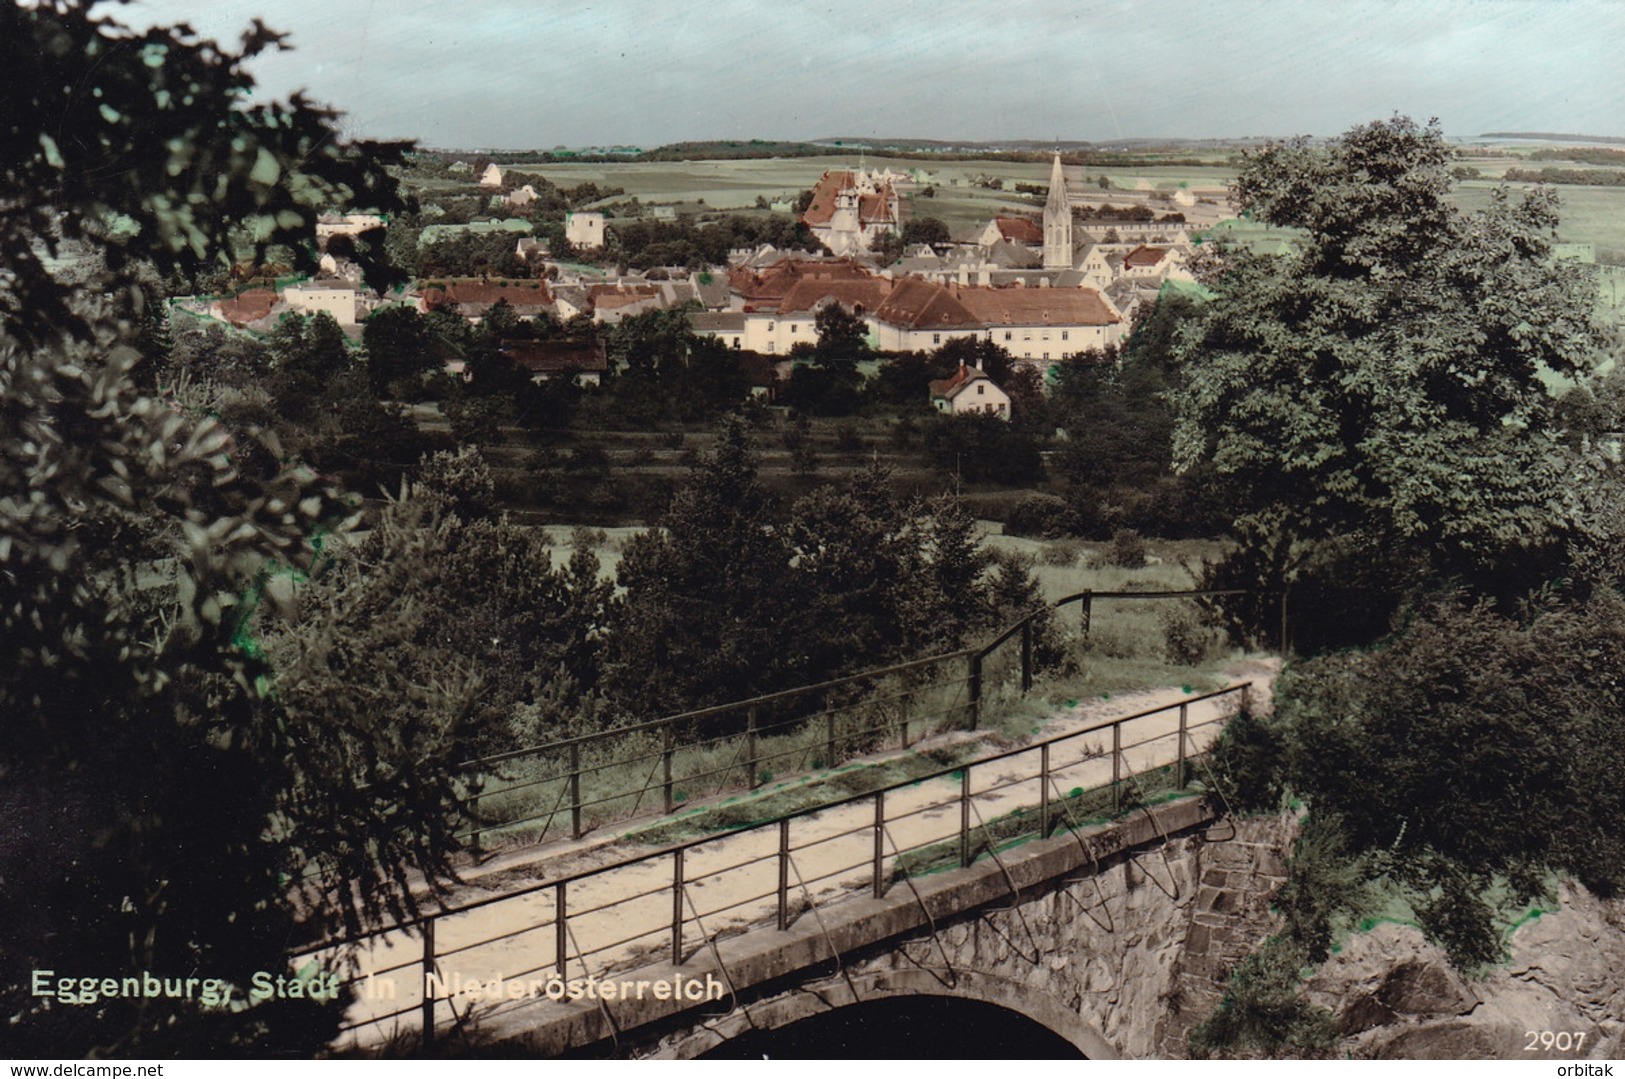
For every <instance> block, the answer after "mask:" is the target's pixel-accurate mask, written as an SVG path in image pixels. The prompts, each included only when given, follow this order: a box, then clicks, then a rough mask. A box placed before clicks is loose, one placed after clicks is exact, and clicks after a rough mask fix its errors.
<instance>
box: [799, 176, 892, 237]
mask: <svg viewBox="0 0 1625 1079" xmlns="http://www.w3.org/2000/svg"><path fill="white" fill-rule="evenodd" d="M856 186H857V177H855V176H853V175H852V173H850V172H846V171H840V172H826V173H824V175H823V177H822V178H821V179H820V180H819V181H818V183H816V184H815V185H813V197H812V202H811V203H809V204H808V206H807V212H806V213H804V214H802V215H801V220H803V221H805V222H806V223H807V224H808V225H812V226H818V225H827V224H829V222H830V218H832V217H834V216H835V197H836V196H837V195H839V194H840V193H841V192H842V191H845V190H846V189H847V188H849V187H856ZM890 196H891V188H890V185H885V186H882V187H881V189H880V190H879V191H878V192H877V193H876V194H873V195H863V196H860V197H859V199H858V221H859V222H860V223H862V224H865V225H869V224H876V223H888V224H893V225H896V224H900V222H898V221H895V220H893V218H894V215H893V213H892V207H891V197H890Z"/></svg>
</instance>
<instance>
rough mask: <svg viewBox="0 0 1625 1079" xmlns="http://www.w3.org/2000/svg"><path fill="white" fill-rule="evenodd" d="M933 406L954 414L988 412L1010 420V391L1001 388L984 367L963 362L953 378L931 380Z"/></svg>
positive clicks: (939, 410) (940, 410) (938, 409)
mask: <svg viewBox="0 0 1625 1079" xmlns="http://www.w3.org/2000/svg"><path fill="white" fill-rule="evenodd" d="M931 407H932V408H934V409H936V410H937V411H938V412H946V413H949V414H951V415H955V416H963V415H966V414H968V413H972V412H986V413H991V414H992V415H995V416H998V417H999V418H1000V419H1003V420H1008V419H1009V418H1010V395H1009V394H1007V393H1005V392H1004V391H1003V390H1001V389H999V387H998V384H997V383H995V382H994V381H993V380H992V379H991V378H989V377H988V376H987V374H986V373H985V372H984V371H982V369H981V368H979V367H967V366H966V365H965V364H960V365H959V370H958V371H956V372H955V373H954V374H953V376H952V377H951V378H943V379H934V380H933V381H932V382H931Z"/></svg>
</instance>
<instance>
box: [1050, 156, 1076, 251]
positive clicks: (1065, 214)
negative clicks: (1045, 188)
mask: <svg viewBox="0 0 1625 1079" xmlns="http://www.w3.org/2000/svg"><path fill="white" fill-rule="evenodd" d="M1071 268H1072V203H1071V202H1070V201H1069V200H1068V199H1067V197H1066V178H1065V177H1064V176H1062V175H1061V155H1060V154H1059V153H1057V154H1056V155H1055V164H1054V165H1052V166H1051V167H1050V171H1049V200H1048V201H1047V202H1045V203H1044V269H1046V270H1070V269H1071Z"/></svg>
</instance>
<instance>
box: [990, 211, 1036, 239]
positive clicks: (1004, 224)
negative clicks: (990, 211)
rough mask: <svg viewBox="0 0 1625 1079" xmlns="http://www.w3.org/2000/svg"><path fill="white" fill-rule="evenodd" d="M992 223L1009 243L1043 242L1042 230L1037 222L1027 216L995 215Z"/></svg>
mask: <svg viewBox="0 0 1625 1079" xmlns="http://www.w3.org/2000/svg"><path fill="white" fill-rule="evenodd" d="M993 224H994V225H996V226H997V227H998V230H999V235H1000V236H1003V237H1004V238H1005V239H1006V240H1009V241H1010V242H1011V243H1017V244H1041V243H1043V242H1044V230H1043V229H1042V228H1041V227H1040V226H1039V224H1038V222H1036V221H1034V220H1032V219H1031V218H1027V217H995V218H994V219H993Z"/></svg>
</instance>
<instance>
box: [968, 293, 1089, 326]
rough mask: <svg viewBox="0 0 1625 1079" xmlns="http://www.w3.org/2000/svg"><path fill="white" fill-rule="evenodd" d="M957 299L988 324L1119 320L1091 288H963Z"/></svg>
mask: <svg viewBox="0 0 1625 1079" xmlns="http://www.w3.org/2000/svg"><path fill="white" fill-rule="evenodd" d="M958 293H959V295H958V299H959V302H960V303H962V304H964V305H965V307H966V308H967V309H969V310H970V312H971V314H972V316H974V317H975V319H976V321H977V322H980V323H982V324H984V325H988V326H1110V325H1113V324H1114V323H1116V322H1118V321H1120V320H1119V319H1118V317H1117V316H1116V315H1114V314H1112V311H1111V308H1109V307H1107V306H1106V302H1105V301H1104V300H1102V299H1101V298H1100V293H1098V292H1096V291H1095V290H1094V289H1092V288H966V289H960V290H958Z"/></svg>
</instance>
